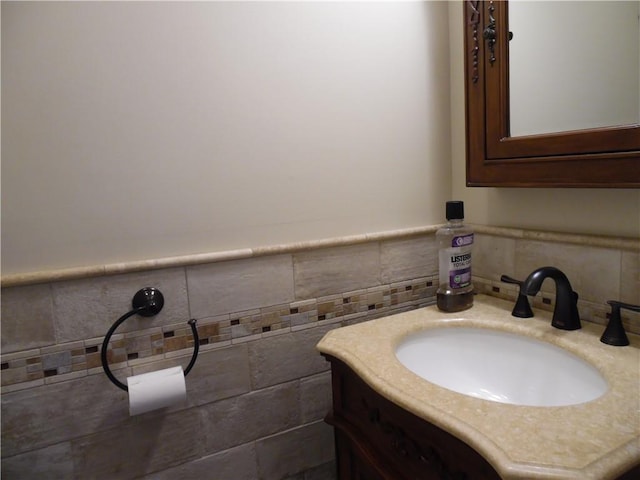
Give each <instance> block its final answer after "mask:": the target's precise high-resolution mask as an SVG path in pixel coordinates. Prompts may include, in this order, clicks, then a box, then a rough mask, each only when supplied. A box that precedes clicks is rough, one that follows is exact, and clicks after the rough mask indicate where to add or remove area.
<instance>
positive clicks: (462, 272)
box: [449, 252, 471, 289]
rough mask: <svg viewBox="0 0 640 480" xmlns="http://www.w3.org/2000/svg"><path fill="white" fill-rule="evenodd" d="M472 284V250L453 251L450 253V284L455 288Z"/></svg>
mask: <svg viewBox="0 0 640 480" xmlns="http://www.w3.org/2000/svg"><path fill="white" fill-rule="evenodd" d="M470 284H471V252H467V253H462V254H460V253H458V252H451V254H450V255H449V286H450V287H451V288H453V289H456V288H464V287H468V286H469V285H470Z"/></svg>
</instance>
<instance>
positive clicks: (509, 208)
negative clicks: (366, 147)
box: [449, 2, 640, 237]
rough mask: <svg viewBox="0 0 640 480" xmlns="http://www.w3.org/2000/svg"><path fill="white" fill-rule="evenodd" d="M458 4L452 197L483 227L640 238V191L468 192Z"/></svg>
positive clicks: (453, 43) (453, 16) (455, 9)
mask: <svg viewBox="0 0 640 480" xmlns="http://www.w3.org/2000/svg"><path fill="white" fill-rule="evenodd" d="M462 7H463V5H462V2H452V3H450V10H449V22H450V23H449V31H450V37H449V41H450V48H451V116H452V122H451V125H452V131H451V150H452V151H451V154H452V176H453V185H452V189H453V196H454V197H456V198H459V199H461V200H464V201H465V210H466V216H467V219H468V221H470V222H473V223H478V224H482V225H494V226H506V227H520V228H530V229H543V230H551V231H559V232H574V233H585V234H595V235H613V236H623V237H639V236H640V190H638V189H629V190H618V189H567V188H561V189H548V188H547V189H544V188H536V189H513V188H477V187H475V188H468V187H466V185H465V127H464V125H465V117H464V76H463V74H464V72H463V69H464V65H463V62H464V48H463V43H462V42H463V10H462Z"/></svg>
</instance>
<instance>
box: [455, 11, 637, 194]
mask: <svg viewBox="0 0 640 480" xmlns="http://www.w3.org/2000/svg"><path fill="white" fill-rule="evenodd" d="M536 4H537V7H539V8H545V7H553V6H554V5H557V6H559V5H560V4H562V5H563V7H564V8H565V11H564V12H562V11H554V10H549V11H540V12H536V13H531V12H526V13H524V14H520V13H519V12H518V10H517V9H520V8H526V7H527V6H529V7H532V6H535V5H536ZM589 4H593V5H589ZM596 4H597V5H596ZM622 4H625V5H626V6H627V7H628V6H631V8H634V4H635V8H636V9H640V6H638V5H640V4H639V2H617V1H616V2H588V1H585V2H533V1H531V2H528V1H518V2H511V4H510V2H508V1H493V0H487V1H478V0H476V1H471V0H465V2H464V32H465V42H464V47H465V94H466V98H465V100H466V129H467V130H466V147H467V165H466V166H467V172H466V173H467V185H468V186H499V187H500V186H502V187H606V188H637V187H640V118H638V117H640V113H639V112H640V98H639V97H640V78H639V77H640V67H639V62H640V53H639V50H640V33H638V30H640V25H639V24H638V16H637V15H638V14H637V13H636V16H635V18H633V17H632V18H630V22H629V31H628V32H622V30H621V26H620V24H619V21H618V20H615V19H614V20H612V21H614V22H618V23H617V24H616V25H618V27H616V28H613V29H608V28H607V27H606V24H605V22H606V21H607V20H606V19H605V17H607V16H608V14H610V13H620V14H622V15H623V17H622V18H628V17H629V15H628V13H622V12H619V11H617V10H613V9H617V8H621V7H622ZM585 5H586V7H585ZM583 7H584V8H583ZM589 8H591V10H589ZM593 8H599V9H600V10H593ZM566 9H569V11H566ZM510 10H512V12H511V17H510ZM585 11H589V12H591V13H589V15H590V16H591V17H592V18H591V21H594V22H595V28H594V27H588V26H587V25H585V22H587V20H579V19H578V17H579V15H580V14H582V13H584V12H585ZM565 16H566V18H569V19H571V20H572V21H571V22H566V21H564V18H565ZM518 19H520V20H521V21H520V20H518ZM518 21H520V23H518ZM571 26H580V28H582V29H583V31H586V32H587V33H586V34H585V35H587V36H588V37H590V38H589V41H591V42H593V44H590V43H589V44H587V43H584V42H583V40H582V38H581V37H580V35H581V33H580V32H579V31H575V32H574V31H573V30H572V28H573V27H571ZM634 26H635V30H634ZM570 27H571V28H570ZM585 29H586V30H585ZM556 30H557V32H556ZM614 31H615V33H612V32H614ZM605 37H609V38H610V39H613V42H614V43H613V47H614V48H615V50H611V47H605V49H604V50H605V54H604V55H605V56H604V57H603V59H602V60H596V56H595V53H596V50H600V49H601V48H600V47H602V45H599V43H601V41H602V39H603V38H605ZM585 38H586V37H585ZM616 42H617V43H616ZM634 42H635V43H634ZM565 47H569V50H568V51H567V50H566V49H565ZM571 48H573V50H571ZM621 49H631V50H630V52H628V54H629V57H628V58H629V60H624V63H623V67H624V68H622V67H618V66H616V65H615V64H612V63H611V61H613V60H615V59H616V58H617V57H619V56H620V55H622V53H621V51H620V50H621ZM606 50H609V51H608V52H606ZM527 51H528V52H529V53H526V52H527ZM582 54H584V57H582ZM583 58H584V59H586V60H583ZM565 67H567V68H569V69H570V70H571V69H572V70H573V73H575V74H576V76H574V77H572V76H570V75H569V73H567V70H566V68H565ZM587 67H589V68H587ZM627 67H628V68H627ZM516 68H517V69H519V70H515V69H516ZM627 70H628V71H627ZM520 79H524V81H525V85H524V86H522V85H521V84H520V83H514V82H516V80H517V81H520ZM598 79H599V80H600V81H601V82H603V84H601V85H597V84H596V85H595V86H591V85H589V84H590V83H593V82H596V81H597V80H598ZM526 81H529V82H533V83H531V84H529V85H526ZM510 82H511V83H510ZM561 87H564V88H565V90H564V92H565V93H564V94H563V93H560V94H557V93H555V90H556V88H561ZM587 87H588V88H587ZM589 89H591V90H589ZM594 89H595V90H594ZM622 90H628V91H629V98H625V99H623V100H608V99H606V98H601V96H603V95H605V93H612V94H614V95H617V94H619V93H620V92H621V91H622ZM589 92H591V93H589ZM593 92H595V93H593ZM516 94H517V96H518V98H521V99H522V102H521V104H520V106H518V105H516V103H515V102H516ZM554 95H556V96H554ZM557 95H559V97H557ZM510 97H511V98H510ZM615 101H619V102H620V104H619V106H615V105H616V104H615ZM522 105H524V112H523V111H522V110H523V107H522ZM560 105H561V108H560V109H559V110H558V112H560V114H559V113H555V114H554V113H553V110H552V108H556V107H559V106H560ZM612 105H614V108H611V110H613V111H614V113H620V112H622V113H623V114H624V115H626V116H624V115H623V117H622V119H618V118H614V119H608V118H609V117H607V116H606V115H605V119H604V120H602V122H604V124H598V122H599V121H600V120H597V119H596V120H595V123H594V124H593V125H594V126H591V125H590V124H589V123H587V124H586V125H587V126H586V127H583V126H580V122H582V121H583V120H587V121H588V120H589V118H588V117H590V116H591V115H592V114H591V113H589V112H586V110H587V108H586V107H589V108H592V109H595V110H598V109H600V110H603V108H602V107H603V106H604V107H607V106H612ZM627 107H629V108H628V110H629V111H630V113H628V114H627V113H626V110H627ZM517 108H519V110H518V112H516V110H517ZM545 110H549V117H548V119H547V120H542V121H540V125H541V127H542V128H541V129H540V131H528V130H527V127H524V128H522V127H520V126H517V127H516V123H518V122H520V123H523V122H521V121H520V120H517V118H521V119H523V121H524V123H526V121H527V120H529V119H530V118H531V119H532V120H533V118H534V117H536V118H537V117H538V114H539V113H541V112H544V111H545ZM583 110H584V111H583ZM623 111H624V112H623ZM516 113H518V115H516ZM564 113H576V115H575V117H576V118H577V121H578V126H577V127H573V126H571V125H569V126H568V127H565V126H562V124H560V126H559V127H554V126H553V124H554V122H556V121H557V120H558V119H559V117H563V116H564V115H563V114H564ZM529 117H530V118H529ZM607 122H609V123H607ZM520 123H519V124H520ZM546 127H549V128H546ZM556 129H557V130H556ZM512 131H513V133H512Z"/></svg>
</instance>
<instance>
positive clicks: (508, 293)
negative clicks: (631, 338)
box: [473, 277, 640, 335]
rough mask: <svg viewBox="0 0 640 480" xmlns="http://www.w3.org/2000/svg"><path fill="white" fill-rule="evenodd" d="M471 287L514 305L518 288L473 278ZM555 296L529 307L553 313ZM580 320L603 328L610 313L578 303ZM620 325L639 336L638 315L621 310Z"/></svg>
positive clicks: (534, 301)
mask: <svg viewBox="0 0 640 480" xmlns="http://www.w3.org/2000/svg"><path fill="white" fill-rule="evenodd" d="M473 286H474V289H475V292H476V293H482V294H485V295H490V296H492V297H497V298H502V299H503V300H508V301H512V302H514V303H515V301H516V298H517V295H518V287H516V286H515V285H510V284H507V283H503V282H497V281H494V280H488V279H485V278H481V277H473ZM555 301H556V298H555V295H554V294H553V293H549V292H543V293H542V294H540V295H538V296H536V297H533V299H531V298H530V302H531V306H532V307H533V308H537V309H539V310H546V311H548V312H553V309H554V308H555ZM578 307H579V309H580V316H581V320H583V321H585V322H591V323H596V324H598V325H602V326H603V327H604V326H606V325H607V323H608V322H609V318H610V315H611V312H610V311H609V307H608V306H607V305H605V304H599V303H593V302H588V301H585V300H582V299H581V300H579V301H578ZM621 313H622V323H623V325H624V328H625V331H626V332H627V333H634V334H636V335H640V314H638V313H634V312H630V311H627V310H623V311H622V312H621Z"/></svg>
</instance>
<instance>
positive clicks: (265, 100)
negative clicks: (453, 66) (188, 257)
mask: <svg viewBox="0 0 640 480" xmlns="http://www.w3.org/2000/svg"><path fill="white" fill-rule="evenodd" d="M447 18H448V7H447V5H446V3H434V2H426V3H423V2H397V3H396V2H370V3H369V2H364V3H361V2H346V3H339V2H338V3H336V2H250V3H249V2H189V3H186V2H175V3H173V2H172V3H167V2H60V3H58V2H55V3H52V2H39V3H31V2H16V3H11V2H2V100H3V102H2V120H3V125H2V126H3V129H2V154H3V158H2V272H3V274H11V273H22V272H32V271H39V270H49V269H57V268H66V267H75V266H87V265H101V264H107V263H113V262H126V261H130V260H142V259H149V258H161V257H166V256H175V255H184V254H190V253H198V252H214V251H220V250H229V249H237V248H243V247H252V246H264V245H271V244H279V243H291V242H295V241H302V240H315V239H322V238H330V237H336V236H343V235H349V234H361V233H369V232H379V231H386V230H392V229H398V228H407V227H414V226H422V225H429V224H434V223H438V222H440V221H441V219H442V205H443V204H444V202H445V200H446V199H448V198H449V196H450V193H451V192H450V189H451V187H450V186H451V178H450V175H451V172H450V154H449V148H450V146H449V138H450V133H449V128H450V105H449V68H448V66H449V59H448V53H449V49H448V45H447V38H448V31H447V30H448V24H447Z"/></svg>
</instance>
